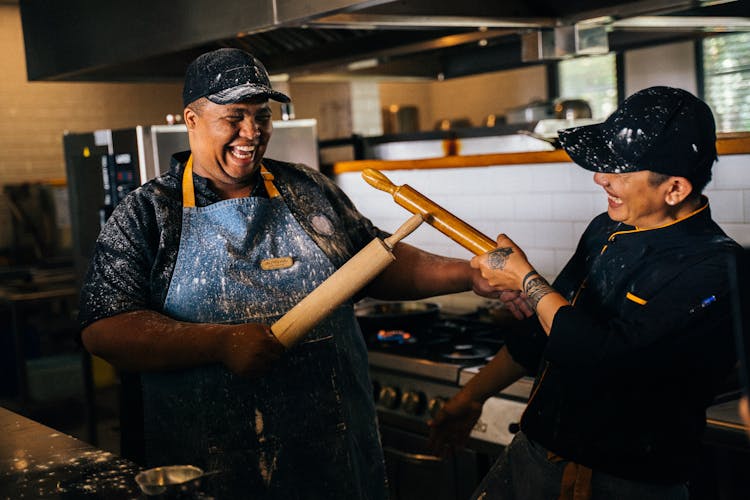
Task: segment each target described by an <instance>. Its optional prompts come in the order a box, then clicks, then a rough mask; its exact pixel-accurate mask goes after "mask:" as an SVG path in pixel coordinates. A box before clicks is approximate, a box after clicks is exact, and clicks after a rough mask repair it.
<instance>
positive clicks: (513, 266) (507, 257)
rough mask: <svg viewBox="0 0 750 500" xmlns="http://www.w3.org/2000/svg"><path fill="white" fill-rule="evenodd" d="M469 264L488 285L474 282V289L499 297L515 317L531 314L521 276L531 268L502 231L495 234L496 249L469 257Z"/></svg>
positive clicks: (519, 317)
mask: <svg viewBox="0 0 750 500" xmlns="http://www.w3.org/2000/svg"><path fill="white" fill-rule="evenodd" d="M470 264H471V267H472V268H474V269H478V270H479V272H480V274H481V276H482V278H484V279H485V280H486V282H487V284H489V287H487V286H481V285H476V284H475V286H474V292H475V293H477V294H478V295H481V296H483V297H488V298H496V299H499V300H500V301H501V302H502V303H503V304H504V305H505V307H506V308H507V309H508V310H509V311H510V312H511V313H512V314H513V316H514V317H515V318H517V319H523V318H528V317H529V316H532V315H533V314H534V310H533V308H532V307H531V304H529V302H528V300H527V298H526V295H525V294H524V293H523V283H522V281H523V278H524V276H526V275H528V273H529V272H530V271H533V269H534V268H533V267H532V266H531V264H529V261H528V259H527V258H526V254H525V253H524V252H523V250H521V249H520V248H519V247H518V246H517V245H516V244H515V243H514V242H513V241H512V240H511V239H510V238H508V237H507V236H506V235H504V234H500V235H498V237H497V248H495V249H494V250H491V251H489V252H487V253H486V254H484V255H477V256H476V257H474V258H472V259H471V263H470Z"/></svg>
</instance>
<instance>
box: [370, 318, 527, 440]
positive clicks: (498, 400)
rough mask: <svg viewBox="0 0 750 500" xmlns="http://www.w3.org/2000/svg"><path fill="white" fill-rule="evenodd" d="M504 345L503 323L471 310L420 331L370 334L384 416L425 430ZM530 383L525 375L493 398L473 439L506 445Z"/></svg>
mask: <svg viewBox="0 0 750 500" xmlns="http://www.w3.org/2000/svg"><path fill="white" fill-rule="evenodd" d="M503 344H504V340H503V332H502V329H501V328H499V327H498V326H497V325H494V324H492V323H488V322H485V321H480V320H479V319H477V318H475V317H473V316H472V315H465V316H453V315H441V316H440V317H439V318H438V319H437V320H435V321H434V322H432V323H431V324H429V325H422V326H421V327H420V328H419V329H418V332H417V333H412V332H407V331H402V330H397V329H394V330H388V331H380V332H378V333H377V334H371V335H369V338H367V345H368V350H369V364H370V374H371V377H372V381H373V391H374V397H375V402H376V407H377V410H378V416H379V418H380V420H381V421H384V422H386V423H388V424H389V425H392V426H394V425H395V426H398V427H401V428H404V429H408V430H410V431H412V432H421V433H425V432H426V431H427V422H428V421H429V420H430V419H431V418H433V417H434V416H435V415H436V414H437V412H438V411H439V410H440V408H441V407H442V406H443V404H445V402H446V401H447V400H448V399H450V398H451V397H452V396H453V395H454V394H456V393H457V392H458V391H459V390H460V388H461V387H462V386H463V385H465V384H466V383H467V382H468V381H469V380H470V379H471V377H473V376H474V375H475V374H476V373H477V372H478V371H479V370H480V369H481V367H482V366H484V365H485V364H486V363H487V362H488V361H490V360H491V359H492V356H494V354H495V353H496V352H497V351H499V350H500V348H501V347H502V346H503ZM531 383H532V381H531V379H522V380H521V381H519V382H517V383H516V384H513V385H512V386H511V387H509V388H507V389H506V390H504V391H503V392H501V393H500V394H498V395H497V396H494V397H491V398H490V399H489V400H488V401H487V402H486V403H485V405H484V408H483V411H482V415H481V417H480V419H479V421H478V422H477V425H476V426H475V428H474V430H473V431H472V433H471V438H472V439H473V440H474V441H475V442H478V443H484V444H487V445H491V446H505V445H507V444H508V443H509V442H510V440H511V439H512V438H513V434H514V433H515V432H516V431H517V429H518V423H519V422H520V419H521V414H522V413H523V410H524V408H525V406H526V404H525V402H526V400H527V398H528V395H529V392H530V389H531Z"/></svg>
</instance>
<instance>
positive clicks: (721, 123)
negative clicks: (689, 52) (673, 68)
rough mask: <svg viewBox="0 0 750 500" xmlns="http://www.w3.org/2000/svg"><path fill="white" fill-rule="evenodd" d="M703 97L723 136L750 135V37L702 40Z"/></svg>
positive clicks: (734, 35)
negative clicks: (742, 133)
mask: <svg viewBox="0 0 750 500" xmlns="http://www.w3.org/2000/svg"><path fill="white" fill-rule="evenodd" d="M702 49H703V51H702V52H703V89H704V90H703V95H704V98H705V100H706V102H707V103H708V105H709V106H711V109H712V110H713V112H714V115H715V117H716V129H717V131H720V132H736V131H750V33H737V34H732V35H722V36H713V37H709V38H705V39H704V40H703V47H702Z"/></svg>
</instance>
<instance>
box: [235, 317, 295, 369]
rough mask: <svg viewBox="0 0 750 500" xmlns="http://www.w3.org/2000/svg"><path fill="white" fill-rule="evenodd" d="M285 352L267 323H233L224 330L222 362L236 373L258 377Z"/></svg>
mask: <svg viewBox="0 0 750 500" xmlns="http://www.w3.org/2000/svg"><path fill="white" fill-rule="evenodd" d="M284 351H285V349H284V346H283V345H282V344H281V342H279V341H278V339H277V338H276V337H275V336H274V335H273V333H271V329H270V328H269V327H268V326H265V325H261V324H258V323H246V324H241V325H233V327H232V328H230V329H229V330H228V331H227V332H225V333H224V342H222V345H221V361H222V363H224V366H226V367H227V368H228V369H229V370H231V371H232V372H233V373H235V374H237V375H241V376H244V377H251V378H257V377H260V376H262V375H263V374H265V373H266V372H267V371H268V370H269V369H270V368H271V366H272V365H273V363H274V362H275V361H276V360H278V359H279V358H280V357H281V355H282V354H283V353H284Z"/></svg>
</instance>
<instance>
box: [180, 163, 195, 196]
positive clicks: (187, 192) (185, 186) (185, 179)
mask: <svg viewBox="0 0 750 500" xmlns="http://www.w3.org/2000/svg"><path fill="white" fill-rule="evenodd" d="M182 206H183V207H187V208H193V207H195V188H194V187H193V155H190V158H188V161H187V163H185V171H184V172H183V173H182Z"/></svg>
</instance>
